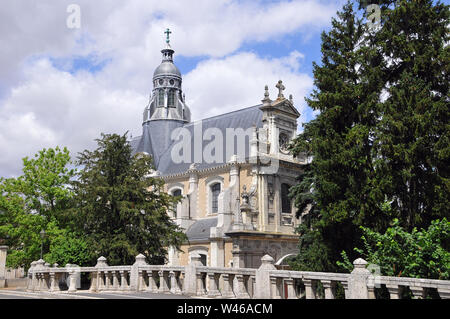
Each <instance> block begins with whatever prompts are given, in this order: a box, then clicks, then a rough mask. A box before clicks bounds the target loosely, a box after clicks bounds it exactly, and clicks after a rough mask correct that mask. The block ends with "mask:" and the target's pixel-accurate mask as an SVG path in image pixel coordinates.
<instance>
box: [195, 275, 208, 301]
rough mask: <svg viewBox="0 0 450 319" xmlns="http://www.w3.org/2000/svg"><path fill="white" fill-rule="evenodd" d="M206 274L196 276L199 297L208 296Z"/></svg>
mask: <svg viewBox="0 0 450 319" xmlns="http://www.w3.org/2000/svg"><path fill="white" fill-rule="evenodd" d="M204 274H205V273H202V272H199V273H197V274H196V278H197V296H204V295H206V289H205V284H204V282H205V280H204Z"/></svg>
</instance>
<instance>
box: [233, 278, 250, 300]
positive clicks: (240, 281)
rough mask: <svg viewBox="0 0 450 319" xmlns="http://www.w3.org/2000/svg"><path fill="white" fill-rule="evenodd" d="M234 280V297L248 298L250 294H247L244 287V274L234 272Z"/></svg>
mask: <svg viewBox="0 0 450 319" xmlns="http://www.w3.org/2000/svg"><path fill="white" fill-rule="evenodd" d="M235 277H236V280H235V284H236V289H235V291H236V298H238V299H249V298H250V295H249V294H248V292H247V290H246V289H245V283H244V280H245V278H244V275H241V274H236V275H235Z"/></svg>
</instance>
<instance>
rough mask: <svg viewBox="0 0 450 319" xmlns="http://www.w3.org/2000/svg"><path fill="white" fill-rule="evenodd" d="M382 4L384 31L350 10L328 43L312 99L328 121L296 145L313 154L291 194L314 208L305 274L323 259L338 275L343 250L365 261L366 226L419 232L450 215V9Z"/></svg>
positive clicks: (305, 241)
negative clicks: (360, 250) (363, 237)
mask: <svg viewBox="0 0 450 319" xmlns="http://www.w3.org/2000/svg"><path fill="white" fill-rule="evenodd" d="M365 2H366V1H360V8H363V7H364V4H365ZM379 4H380V6H381V23H380V24H379V25H378V26H376V27H375V28H369V27H368V26H367V25H365V24H364V23H363V18H361V19H360V18H357V17H363V14H360V13H358V12H356V13H355V11H354V10H353V9H352V4H351V3H348V4H347V5H345V6H344V9H343V11H342V12H340V13H338V18H337V19H333V27H332V29H331V30H330V32H328V33H324V34H323V35H322V64H321V65H320V66H319V65H317V64H314V78H315V86H316V88H317V89H316V90H314V91H313V93H312V94H311V97H310V98H309V99H307V102H308V105H309V106H310V107H311V108H312V109H313V110H315V111H320V114H319V115H318V116H317V117H316V119H314V120H312V121H311V122H309V123H307V124H306V125H305V128H304V132H303V133H302V134H300V135H299V137H298V138H297V139H296V140H295V142H294V145H293V146H292V150H293V152H294V154H297V155H299V154H307V155H308V156H312V162H311V164H310V166H311V167H310V168H309V170H310V171H311V172H310V173H309V174H310V176H309V177H308V178H307V179H305V180H304V181H302V182H301V183H299V184H298V185H297V186H296V187H294V188H293V189H292V196H293V197H294V198H295V200H296V204H297V206H298V207H299V208H300V209H302V208H304V207H305V204H307V203H309V202H310V203H313V209H312V211H311V217H310V221H311V226H310V227H309V228H307V227H303V226H302V227H300V228H299V232H300V234H301V236H302V238H301V240H300V245H301V247H300V250H301V251H302V250H303V252H304V256H303V257H301V256H299V257H298V260H299V261H300V260H302V262H301V263H299V264H301V265H302V266H301V267H302V268H303V269H308V268H310V269H312V268H313V267H317V260H318V258H319V259H320V260H322V262H321V263H319V265H322V266H320V267H323V269H322V270H327V271H333V270H336V269H335V266H333V264H335V263H336V261H338V260H339V259H340V253H341V252H342V251H343V250H344V251H345V252H346V253H347V254H348V256H349V259H352V260H353V259H354V258H356V257H358V256H357V253H356V252H355V251H354V250H353V249H352V248H353V247H355V246H356V247H362V245H363V242H362V241H361V231H362V230H361V228H360V227H359V226H364V227H366V228H369V229H371V230H372V231H377V232H381V233H382V232H384V231H385V230H386V229H387V227H388V226H389V224H390V222H391V221H392V220H393V219H394V218H398V219H399V222H400V225H401V226H402V227H405V229H406V230H408V231H412V229H414V227H422V228H425V227H427V226H428V225H430V223H431V220H433V219H436V218H442V217H445V216H448V213H449V208H448V207H450V205H449V194H450V181H449V175H448V172H449V171H448V170H449V169H448V164H447V163H448V162H450V158H449V156H450V143H449V142H450V141H449V139H450V138H449V132H450V130H449V128H450V127H449V122H448V118H449V115H450V114H449V100H448V96H449V95H448V85H449V76H448V65H449V48H448V40H449V38H448V35H449V33H448V25H449V6H445V5H443V4H441V3H439V2H436V3H433V1H431V0H424V1H406V0H401V1H387V0H386V1H384V0H382V1H379ZM311 190H312V191H311ZM308 191H310V194H309V195H308V194H307V192H308ZM308 232H314V234H308ZM312 238H315V239H314V240H315V241H320V244H319V243H315V242H313V241H312V240H311V239H312ZM308 250H311V251H308ZM324 256H326V257H324ZM325 260H326V262H325Z"/></svg>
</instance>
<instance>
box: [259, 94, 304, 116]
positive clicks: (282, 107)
mask: <svg viewBox="0 0 450 319" xmlns="http://www.w3.org/2000/svg"><path fill="white" fill-rule="evenodd" d="M261 110H262V111H281V112H283V113H285V114H288V115H290V116H294V117H295V118H298V117H300V113H299V111H297V109H296V108H295V107H294V105H293V104H292V102H291V101H290V100H288V99H286V98H278V99H276V100H275V101H273V102H271V103H270V105H267V104H266V105H263V106H262V107H261Z"/></svg>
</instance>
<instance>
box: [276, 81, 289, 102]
mask: <svg viewBox="0 0 450 319" xmlns="http://www.w3.org/2000/svg"><path fill="white" fill-rule="evenodd" d="M275 87H276V88H277V89H278V99H284V95H283V91H284V89H286V87H285V86H284V85H283V81H281V80H279V81H278V84H277V85H275Z"/></svg>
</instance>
